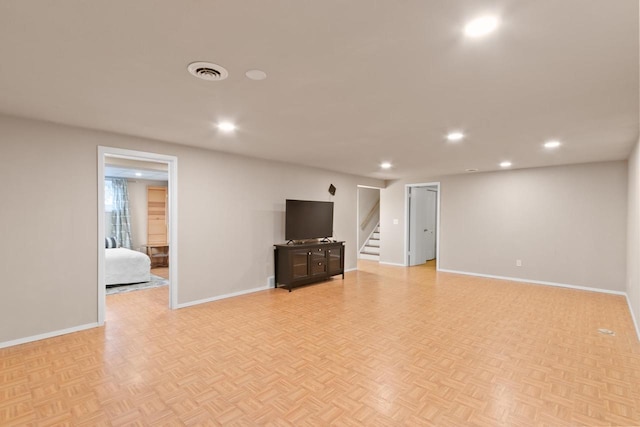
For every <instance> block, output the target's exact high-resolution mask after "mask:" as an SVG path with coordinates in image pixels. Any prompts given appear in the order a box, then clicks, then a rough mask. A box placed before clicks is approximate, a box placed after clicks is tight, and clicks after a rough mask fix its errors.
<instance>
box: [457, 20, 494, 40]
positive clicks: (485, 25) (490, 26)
mask: <svg viewBox="0 0 640 427" xmlns="http://www.w3.org/2000/svg"><path fill="white" fill-rule="evenodd" d="M497 27H498V18H497V17H495V16H490V15H486V16H481V17H479V18H476V19H474V20H473V21H470V22H469V23H468V24H467V25H466V26H465V27H464V33H465V34H466V35H467V37H482V36H484V35H487V34H489V33H490V32H492V31H494V30H495V29H496V28H497Z"/></svg>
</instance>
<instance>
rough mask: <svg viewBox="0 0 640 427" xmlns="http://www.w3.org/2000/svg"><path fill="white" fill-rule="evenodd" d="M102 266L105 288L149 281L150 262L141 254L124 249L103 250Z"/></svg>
mask: <svg viewBox="0 0 640 427" xmlns="http://www.w3.org/2000/svg"><path fill="white" fill-rule="evenodd" d="M104 266H105V274H104V277H105V284H106V285H107V286H110V285H125V284H129V283H141V282H148V281H150V280H151V260H150V259H149V257H148V256H147V255H145V254H143V253H142V252H137V251H132V250H131V249H125V248H112V249H105V265H104Z"/></svg>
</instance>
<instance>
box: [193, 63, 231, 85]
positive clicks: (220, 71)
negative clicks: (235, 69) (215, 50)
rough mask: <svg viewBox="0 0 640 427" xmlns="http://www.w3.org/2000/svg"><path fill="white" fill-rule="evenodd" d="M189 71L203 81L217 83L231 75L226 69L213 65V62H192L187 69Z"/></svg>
mask: <svg viewBox="0 0 640 427" xmlns="http://www.w3.org/2000/svg"><path fill="white" fill-rule="evenodd" d="M187 70H189V73H191V74H192V75H194V76H196V77H197V78H199V79H202V80H209V81H217V80H224V79H226V78H227V77H229V73H228V72H227V70H225V69H224V67H221V66H220V65H216V64H212V63H211V62H192V63H191V64H189V66H188V67H187Z"/></svg>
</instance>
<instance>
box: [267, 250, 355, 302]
mask: <svg viewBox="0 0 640 427" xmlns="http://www.w3.org/2000/svg"><path fill="white" fill-rule="evenodd" d="M273 246H274V251H273V255H274V260H273V261H274V266H275V286H276V288H277V287H278V284H280V285H283V286H285V287H286V288H287V289H289V292H291V288H294V287H296V286H301V285H306V284H309V283H314V282H320V281H322V280H327V279H329V278H330V277H332V276H336V275H338V274H342V278H343V279H344V242H327V243H302V244H288V245H285V244H283V245H273Z"/></svg>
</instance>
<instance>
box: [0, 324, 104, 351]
mask: <svg viewBox="0 0 640 427" xmlns="http://www.w3.org/2000/svg"><path fill="white" fill-rule="evenodd" d="M98 326H100V325H98V323H97V322H96V323H87V324H86V325H80V326H74V327H73V328H67V329H60V330H58V331H52V332H47V333H44V334H38V335H33V336H30V337H25V338H18V339H17V340H11V341H5V342H0V348H6V347H13V346H14V345H20V344H26V343H29V342H33V341H39V340H44V339H47V338H53V337H57V336H60V335H66V334H71V333H73V332H79V331H84V330H85V329H91V328H97V327H98Z"/></svg>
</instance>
